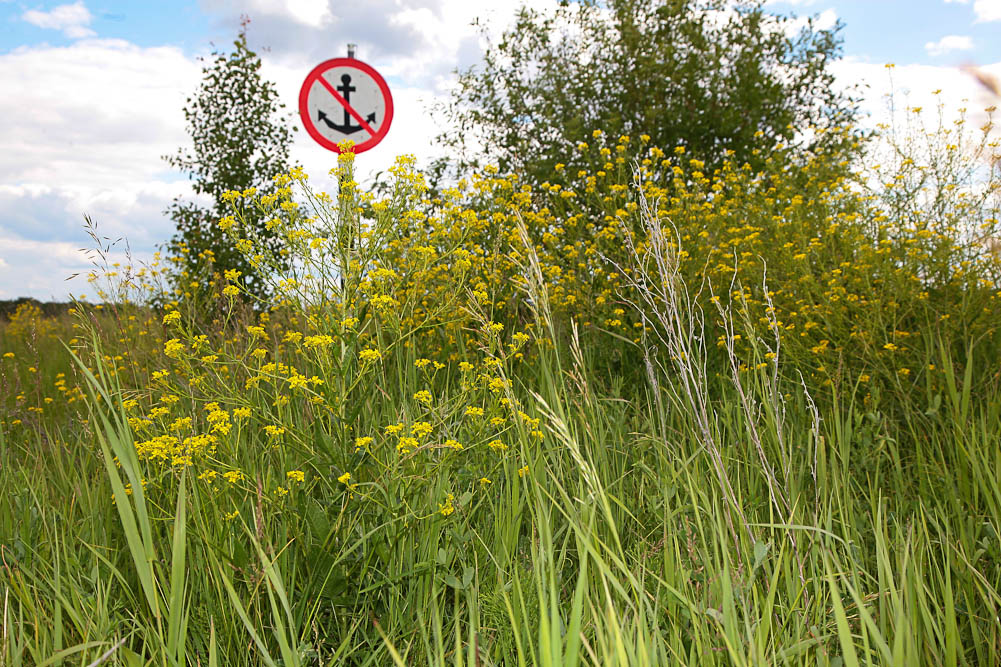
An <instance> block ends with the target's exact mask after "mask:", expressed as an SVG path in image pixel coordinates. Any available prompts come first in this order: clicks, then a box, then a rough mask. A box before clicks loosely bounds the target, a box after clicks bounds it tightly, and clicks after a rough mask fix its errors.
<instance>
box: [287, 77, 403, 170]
mask: <svg viewBox="0 0 1001 667" xmlns="http://www.w3.org/2000/svg"><path fill="white" fill-rule="evenodd" d="M334 67H352V68H354V69H357V70H361V71H362V72H364V73H365V74H368V75H369V76H370V77H372V80H373V81H375V83H376V84H377V85H378V86H379V91H380V92H381V93H382V97H383V99H385V100H386V113H385V118H384V119H383V122H382V125H381V126H380V127H379V131H378V132H376V133H375V134H373V135H372V136H370V137H369V138H368V139H366V140H365V141H362V142H361V143H358V144H355V146H354V147H353V148H352V149H351V152H352V153H355V154H358V153H364V152H365V151H367V150H369V149H370V148H375V146H376V144H378V143H379V142H380V141H382V139H383V137H385V136H386V133H387V132H389V126H390V125H391V124H392V123H393V95H392V94H391V93H390V92H389V86H388V85H387V84H386V80H385V79H383V78H382V75H381V74H379V73H378V72H376V71H375V69H374V68H372V66H371V65H369V64H368V63H363V62H362V61H360V60H356V59H354V58H331V59H330V60H325V61H323V62H322V63H320V64H319V65H317V66H316V67H314V68H313V69H312V71H310V73H309V74H308V75H306V80H305V81H303V82H302V88H300V89H299V117H300V118H301V119H302V124H303V126H304V127H305V128H306V131H307V132H309V136H311V137H313V139H314V140H315V141H316V143H318V144H320V145H321V146H323V147H324V148H326V149H327V150H331V151H334V152H335V153H340V152H341V149H340V148H339V147H338V146H337V144H335V143H334V142H332V141H331V140H330V139H327V138H326V137H325V136H323V135H322V134H320V131H319V130H318V129H316V125H315V124H314V122H313V120H312V119H311V118H310V117H309V109H308V107H307V100H308V99H309V90H310V88H312V87H313V84H314V83H316V81H317V79H319V78H320V76H321V75H322V74H323V73H324V72H326V71H327V70H329V69H333V68H334Z"/></svg>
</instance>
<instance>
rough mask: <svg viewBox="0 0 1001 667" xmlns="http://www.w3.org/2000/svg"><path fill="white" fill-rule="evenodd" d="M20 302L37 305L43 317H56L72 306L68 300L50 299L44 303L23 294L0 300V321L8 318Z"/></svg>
mask: <svg viewBox="0 0 1001 667" xmlns="http://www.w3.org/2000/svg"><path fill="white" fill-rule="evenodd" d="M22 303H30V304H33V305H35V306H37V307H38V309H39V310H41V311H42V314H43V315H44V316H45V317H58V316H59V315H62V314H64V313H65V312H66V311H68V310H69V309H70V308H72V307H73V304H72V303H70V302H65V303H63V302H59V301H51V302H48V303H44V302H42V301H39V300H38V299H32V298H31V297H25V296H22V297H20V298H18V299H6V300H0V321H4V322H6V321H7V320H9V319H10V316H11V315H13V314H14V313H15V311H17V308H18V306H20V305H21V304H22Z"/></svg>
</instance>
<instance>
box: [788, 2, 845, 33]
mask: <svg viewBox="0 0 1001 667" xmlns="http://www.w3.org/2000/svg"><path fill="white" fill-rule="evenodd" d="M811 20H812V21H813V29H814V30H830V29H831V28H833V27H834V25H835V24H836V23H837V22H838V14H837V12H835V11H834V10H833V9H825V10H824V11H822V12H821V13H820V14H819V15H817V16H813V17H810V16H797V17H796V18H794V19H792V20H790V21H786V22H785V24H784V25H783V31H784V32H785V34H786V35H787V36H789V37H795V36H796V35H798V34H799V33H800V31H801V30H802V29H803V28H805V27H806V26H807V25H808V24H809V23H810V21H811Z"/></svg>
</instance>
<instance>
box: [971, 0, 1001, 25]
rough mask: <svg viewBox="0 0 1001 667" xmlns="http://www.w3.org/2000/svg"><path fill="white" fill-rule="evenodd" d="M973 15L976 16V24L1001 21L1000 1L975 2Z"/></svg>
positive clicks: (981, 0) (985, 0)
mask: <svg viewBox="0 0 1001 667" xmlns="http://www.w3.org/2000/svg"><path fill="white" fill-rule="evenodd" d="M973 13H974V14H976V15H977V21H976V22H977V23H988V22H991V21H1001V0H976V2H974V3H973Z"/></svg>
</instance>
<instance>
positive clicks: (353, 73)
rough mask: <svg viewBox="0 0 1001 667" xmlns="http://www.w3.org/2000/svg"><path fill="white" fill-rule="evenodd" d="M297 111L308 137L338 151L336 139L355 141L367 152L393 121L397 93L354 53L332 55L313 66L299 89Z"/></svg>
mask: <svg viewBox="0 0 1001 667" xmlns="http://www.w3.org/2000/svg"><path fill="white" fill-rule="evenodd" d="M299 115H300V116H301V117H302V124H303V125H305V126H306V131H307V132H309V136H311V137H313V138H314V139H316V142H317V143H318V144H320V145H321V146H323V147H324V148H327V149H329V150H332V151H334V152H335V153H340V152H341V150H340V148H338V147H337V144H339V143H340V142H342V141H344V140H345V139H351V140H352V141H354V142H355V146H354V148H352V149H351V150H352V151H353V152H355V153H363V152H364V151H367V150H368V149H370V148H374V147H375V145H376V144H378V143H379V142H380V141H382V138H383V137H385V136H386V133H387V132H389V125H390V123H392V122H393V96H392V95H390V94H389V86H387V85H386V80H385V79H383V78H382V76H380V74H379V73H378V72H376V71H375V70H374V69H372V68H371V67H370V66H369V65H367V64H365V63H363V62H362V61H360V60H355V59H354V58H334V59H332V60H328V61H326V62H322V63H320V64H319V65H317V66H316V67H314V68H313V71H312V72H310V73H309V75H308V76H307V77H306V80H305V81H304V82H303V83H302V88H301V89H300V90H299Z"/></svg>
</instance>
